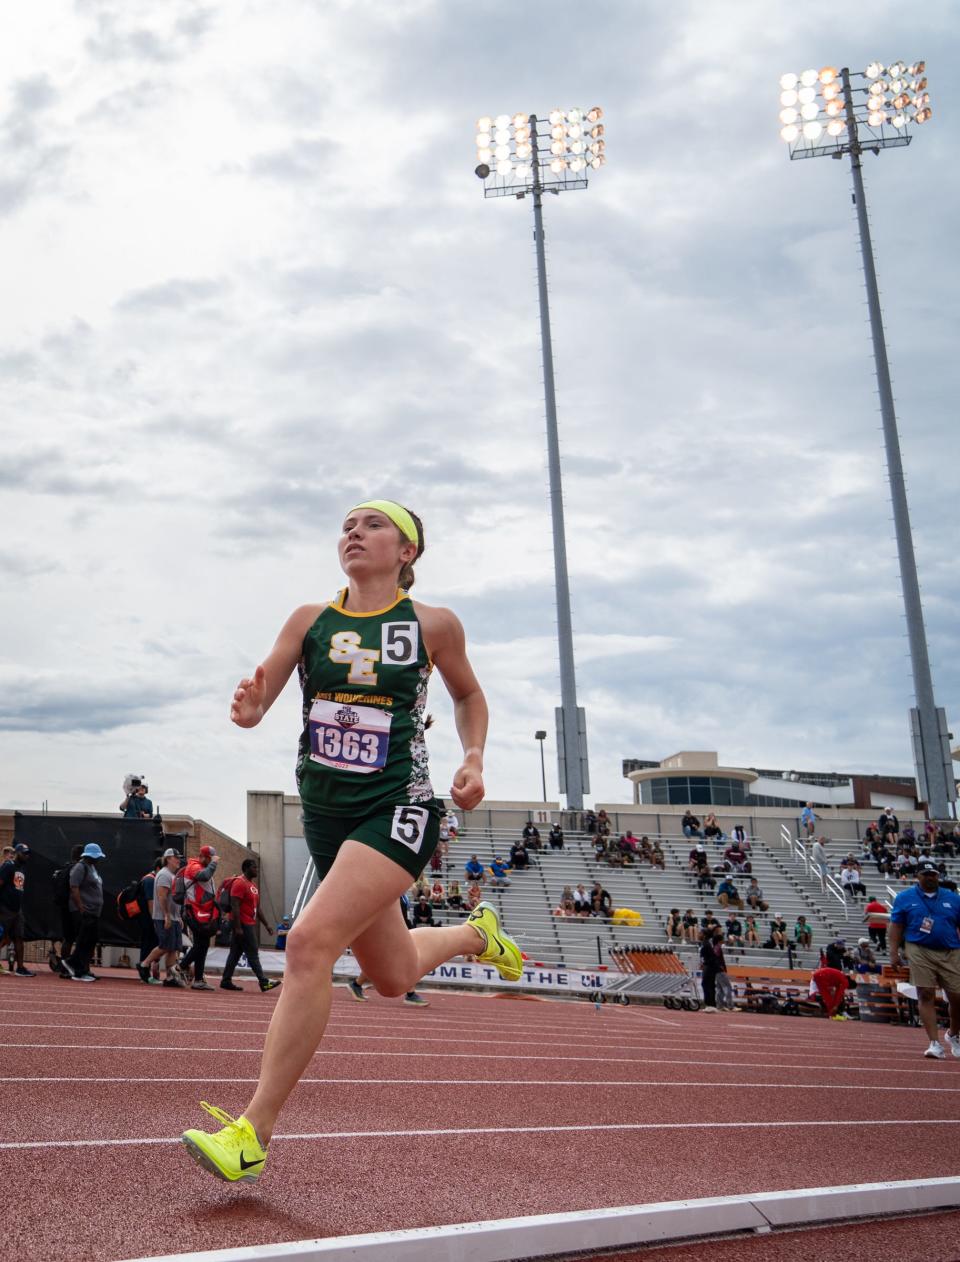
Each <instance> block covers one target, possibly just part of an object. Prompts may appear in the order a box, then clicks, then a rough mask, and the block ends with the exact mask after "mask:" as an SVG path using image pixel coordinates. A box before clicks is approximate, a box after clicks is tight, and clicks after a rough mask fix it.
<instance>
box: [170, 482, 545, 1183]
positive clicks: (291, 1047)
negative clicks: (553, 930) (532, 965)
mask: <svg viewBox="0 0 960 1262" xmlns="http://www.w3.org/2000/svg"><path fill="white" fill-rule="evenodd" d="M338 551H339V557H340V565H341V567H342V569H343V571H344V573H345V574H346V576H347V579H348V583H347V586H346V587H345V588H344V589H343V591H341V592H340V594H339V595H338V597H337V599H336V600H335V601H333V602H332V603H329V604H322V605H303V606H301V608H299V609H297V610H295V611H294V613H292V614H291V615H290V617H289V618H288V619H287V622H286V624H285V625H284V627H283V629H282V630H281V632H280V635H279V637H278V638H277V642H276V644H275V645H274V646H273V649H272V651H271V652H270V655H269V656H268V657H267V659H266V661H265V662H264V663H263V664H262V665H261V666H258V667H257V668H256V670H255V671H254V674H253V678H252V679H242V680H241V681H240V683H239V685H238V686H237V690H236V692H235V693H234V696H233V703H232V706H231V709H230V717H231V719H232V720H233V722H234V723H236V724H238V726H240V727H255V726H256V725H257V724H258V723H259V722H260V720H261V719H262V718H263V716H264V715H265V714H266V712H267V711H268V710H269V709H270V707H271V705H273V703H274V701H275V700H276V699H277V697H278V696H279V695H280V692H281V691H282V689H283V687H284V685H285V684H286V682H287V680H288V679H289V677H290V675H291V673H292V672H293V669H294V667H298V669H299V675H300V682H301V686H302V688H303V732H302V735H301V737H300V754H299V759H298V762H297V782H298V786H299V790H300V798H301V802H302V804H303V829H304V836H305V837H306V841H307V847H308V849H309V851H310V854H311V856H312V858H313V862H314V864H315V866H316V869H317V875H318V876H319V878H320V885H319V887H318V889H317V891H316V893H315V894H314V895H313V898H312V899H311V900H310V902H309V903H308V904H307V907H306V908H305V909H304V911H303V912H302V913H301V915H300V916H299V917H298V918H297V921H296V923H295V924H294V926H293V928H292V929H291V930H290V933H289V936H288V938H287V948H286V968H285V972H284V987H283V991H282V993H281V995H280V1000H279V1002H278V1003H277V1006H276V1008H275V1009H274V1013H273V1018H272V1020H271V1022H270V1028H269V1030H268V1031H267V1038H266V1044H265V1046H264V1049H263V1060H262V1062H261V1066H260V1079H259V1082H258V1084H257V1089H256V1091H255V1092H254V1095H253V1099H252V1100H251V1101H250V1104H249V1105H248V1106H247V1108H246V1109H245V1110H244V1113H243V1115H242V1116H241V1117H239V1118H236V1119H234V1118H232V1117H231V1116H230V1115H229V1114H228V1113H225V1112H224V1111H223V1110H222V1109H218V1108H215V1107H214V1106H212V1105H209V1104H206V1103H205V1102H201V1106H202V1107H203V1108H204V1109H206V1111H207V1112H208V1113H210V1114H211V1116H213V1117H214V1118H216V1120H217V1121H218V1122H221V1123H222V1124H223V1126H222V1129H221V1130H219V1131H217V1132H216V1133H215V1134H210V1133H208V1132H206V1131H200V1130H188V1131H186V1132H185V1133H184V1135H183V1142H184V1144H185V1145H186V1147H187V1149H188V1151H189V1152H190V1154H191V1156H193V1157H194V1158H195V1160H196V1161H198V1162H199V1164H200V1165H202V1166H203V1167H204V1168H205V1169H207V1170H209V1171H210V1172H211V1173H212V1174H215V1175H217V1176H218V1177H219V1178H221V1179H226V1180H228V1181H230V1182H235V1181H237V1180H240V1179H256V1178H258V1177H259V1175H260V1173H261V1171H262V1170H263V1167H264V1162H265V1161H266V1158H267V1145H268V1144H269V1143H270V1137H271V1135H272V1134H273V1129H274V1125H275V1123H276V1119H277V1115H278V1114H279V1112H280V1110H281V1108H282V1107H283V1104H284V1102H285V1101H286V1099H287V1097H288V1096H289V1095H290V1092H291V1091H292V1090H293V1088H294V1087H295V1086H296V1085H297V1083H298V1081H299V1080H300V1076H301V1075H302V1074H303V1072H304V1070H305V1069H306V1067H307V1065H308V1064H309V1062H310V1059H311V1057H312V1056H313V1054H314V1052H315V1051H316V1049H317V1045H318V1044H319V1042H320V1039H321V1038H322V1037H323V1032H324V1029H325V1027H326V1024H327V1019H328V1017H329V1014H330V1003H331V995H332V982H331V974H332V972H333V967H334V965H335V964H336V962H337V960H338V958H339V957H340V955H341V954H342V953H343V951H344V950H345V949H346V948H347V947H350V948H351V950H352V951H353V954H354V956H355V957H356V960H357V963H358V964H359V965H360V968H361V970H362V971H363V973H364V974H365V975H366V976H367V977H368V978H370V980H371V981H372V982H373V984H374V985H375V986H376V988H377V990H378V991H379V992H380V994H381V995H387V996H399V995H403V994H406V993H407V992H408V991H410V990H412V989H413V987H414V985H415V983H416V982H417V981H419V979H420V978H421V977H423V976H424V974H425V973H429V972H430V971H431V970H432V969H434V968H436V967H437V966H438V965H439V964H442V963H443V962H444V961H445V960H448V959H451V958H452V957H453V956H455V955H462V954H473V955H476V956H477V957H478V958H479V959H480V960H484V961H487V962H489V963H491V964H493V965H494V966H495V967H496V968H497V970H498V972H499V973H500V975H501V977H503V978H505V979H507V980H510V981H516V980H517V979H518V978H519V977H520V975H521V972H522V967H523V966H522V957H521V954H520V950H519V948H518V947H517V945H516V943H515V942H513V941H512V939H510V938H509V937H507V935H506V934H505V933H504V932H503V930H502V929H501V927H500V923H499V920H498V917H497V913H496V911H495V909H494V908H493V907H491V906H490V904H489V903H480V904H479V905H478V906H477V907H476V908H475V909H474V911H473V912H472V913H471V914H470V916H469V917H468V919H467V920H466V921H465V922H464V923H463V924H461V925H457V926H451V927H449V928H422V929H413V930H410V929H408V928H407V926H406V924H405V923H404V920H403V916H402V914H401V911H400V895H401V894H403V893H404V891H405V890H406V889H408V888H409V886H410V883H411V880H414V879H416V878H417V877H418V876H419V875H420V873H421V872H422V871H423V869H424V868H425V867H426V865H427V863H428V862H429V861H430V856H431V854H432V853H433V850H434V848H435V847H436V845H437V842H438V840H439V834H440V815H441V807H440V803H439V802H438V801H437V799H436V797H435V796H434V792H433V788H432V786H431V784H430V778H429V774H428V769H427V750H426V745H425V743H424V735H423V733H424V721H423V715H424V706H425V704H426V696H427V681H428V679H429V676H430V672H431V670H432V669H433V667H434V666H436V668H437V670H439V672H440V675H441V677H442V678H443V681H444V683H445V684H446V686H447V690H448V691H449V693H450V695H451V697H452V698H453V703H454V717H455V721H456V726H457V732H458V734H459V736H460V740H461V743H462V744H463V762H462V764H461V766H460V768H459V769H458V771H457V772H456V774H455V775H454V777H453V785H452V788H451V797H452V798H453V800H454V802H455V803H456V804H457V806H459V807H460V808H461V809H462V810H465V811H470V810H473V808H474V807H476V806H477V805H478V804H479V803H480V801H481V800H482V798H483V778H482V768H483V745H484V740H485V738H486V730H487V704H486V701H485V700H484V696H483V693H482V692H481V690H480V685H479V684H478V683H477V680H476V677H475V675H474V673H473V670H472V669H471V666H470V663H469V662H468V660H467V656H466V650H465V643H464V635H463V628H462V626H461V625H460V622H459V621H458V620H457V618H456V617H455V616H454V615H453V614H452V613H451V612H450V610H448V609H437V608H432V607H431V606H429V605H422V604H420V602H419V601H413V600H411V599H410V597H409V595H408V594H407V593H408V591H409V589H410V587H411V586H412V585H413V580H414V574H413V566H414V562H415V561H416V559H417V558H418V557H419V556H420V554H421V553H422V552H423V526H422V524H421V522H420V521H419V519H418V518H417V517H416V516H415V515H414V514H413V513H411V512H409V510H408V509H405V508H403V507H402V506H401V505H400V504H396V503H394V502H393V501H391V500H369V501H367V502H365V503H363V504H358V505H357V506H356V507H355V508H353V509H351V510H350V512H349V513H348V514H347V516H346V518H345V520H344V523H343V530H342V533H341V535H340V540H339V545H338Z"/></svg>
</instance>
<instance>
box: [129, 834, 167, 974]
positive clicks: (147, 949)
mask: <svg viewBox="0 0 960 1262" xmlns="http://www.w3.org/2000/svg"><path fill="white" fill-rule="evenodd" d="M162 867H163V860H162V859H157V860H155V861H154V864H153V867H152V868H151V869H150V871H149V872H145V873H144V874H143V876H142V877H141V878H140V880H139V881H138V882H137V888H136V891H135V893H134V899H135V901H136V903H137V905H138V906H139V908H140V919H139V925H140V961H139V963H138V964H137V972H138V973H139V974H140V980H141V981H142V982H144V983H145V984H146V985H147V986H159V985H160V965H159V963H157V962H156V960H155V961H154V963H153V964H152V965H146V966H145V965H144V961H145V960H146V958H147V956H148V955H150V954H151V952H153V951H154V950H156V948H157V946H158V945H159V943H158V942H157V929H156V925H155V924H154V922H153V886H154V882H155V881H156V879H157V873H158V872H159V871H160V869H161V868H162Z"/></svg>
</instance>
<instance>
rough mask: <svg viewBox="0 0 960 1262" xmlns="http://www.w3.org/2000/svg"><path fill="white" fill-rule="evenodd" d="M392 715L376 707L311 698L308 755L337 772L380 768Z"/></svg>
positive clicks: (360, 771) (385, 755) (384, 760)
mask: <svg viewBox="0 0 960 1262" xmlns="http://www.w3.org/2000/svg"><path fill="white" fill-rule="evenodd" d="M392 718H393V716H392V715H390V714H387V713H386V712H385V711H384V710H378V709H377V708H376V707H375V706H368V705H339V704H338V703H337V702H336V701H314V703H313V705H312V706H311V707H310V757H311V758H312V759H313V761H314V762H318V763H321V764H322V765H323V766H324V767H333V768H335V769H336V770H337V771H356V772H359V773H360V774H361V775H367V774H369V773H370V772H371V771H382V770H383V769H384V767H385V766H386V765H387V753H388V751H389V748H390V723H391V720H392Z"/></svg>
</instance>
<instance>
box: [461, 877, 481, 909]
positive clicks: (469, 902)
mask: <svg viewBox="0 0 960 1262" xmlns="http://www.w3.org/2000/svg"><path fill="white" fill-rule="evenodd" d="M482 898H483V891H482V890H481V889H480V883H479V882H478V881H471V882H470V884H469V885H468V886H467V896H466V901H465V902H464V908H465V909H466V910H467V911H473V909H474V908H475V907H476V906H477V905H478V903H479V902H480V900H481V899H482Z"/></svg>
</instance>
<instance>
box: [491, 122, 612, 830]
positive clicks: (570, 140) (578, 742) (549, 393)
mask: <svg viewBox="0 0 960 1262" xmlns="http://www.w3.org/2000/svg"><path fill="white" fill-rule="evenodd" d="M602 117H603V110H602V109H601V108H600V107H599V105H595V106H594V107H593V108H592V109H589V110H584V109H571V110H559V109H557V110H553V111H552V112H551V113H550V114H549V115H548V116H547V117H546V118H542V117H538V116H537V115H536V114H513V115H510V114H500V115H498V116H497V117H486V118H481V119H480V120H479V121H478V122H477V136H476V142H477V160H478V162H479V165H478V166H477V168H476V174H477V175H478V176H479V178H480V179H481V180H482V181H483V195H484V197H516V198H518V199H522V198H524V197H526V196H527V194H528V193H529V194H531V195H532V197H533V223H534V232H533V237H534V242H535V244H536V252H537V287H538V291H539V298H540V341H541V350H542V353H543V391H544V402H545V406H546V415H547V463H548V467H549V471H550V507H551V513H552V519H553V566H554V576H555V583H556V596H557V638H558V640H559V648H560V706H559V707H558V708H557V710H556V718H557V761H558V763H559V773H560V792H561V793H563V794H565V795H566V798H567V808H568V809H571V810H578V811H579V810H582V808H583V795H584V794H585V793H589V792H590V770H589V764H588V760H587V725H586V715H585V714H584V711H583V710H582V709H581V707H580V706H578V705H577V680H576V671H575V669H574V660H573V629H572V624H571V619H570V580H569V577H568V574H567V542H566V531H565V529H564V523H563V487H562V483H561V475H560V441H559V437H558V433H557V400H556V391H555V389H554V381H553V342H552V339H551V336H550V305H549V301H548V298H547V261H546V254H545V252H544V246H543V194H544V192H550V193H557V194H559V193H562V192H565V191H567V190H568V189H575V188H586V187H587V172H588V171H598V170H599V169H600V167H602V166H603V164H604V163H605V162H606V154H605V152H604V150H605V149H606V141H605V140H604V138H603V131H604V127H603V123H601V122H600V119H601V118H602ZM542 748H543V746H542V745H541V750H542Z"/></svg>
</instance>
